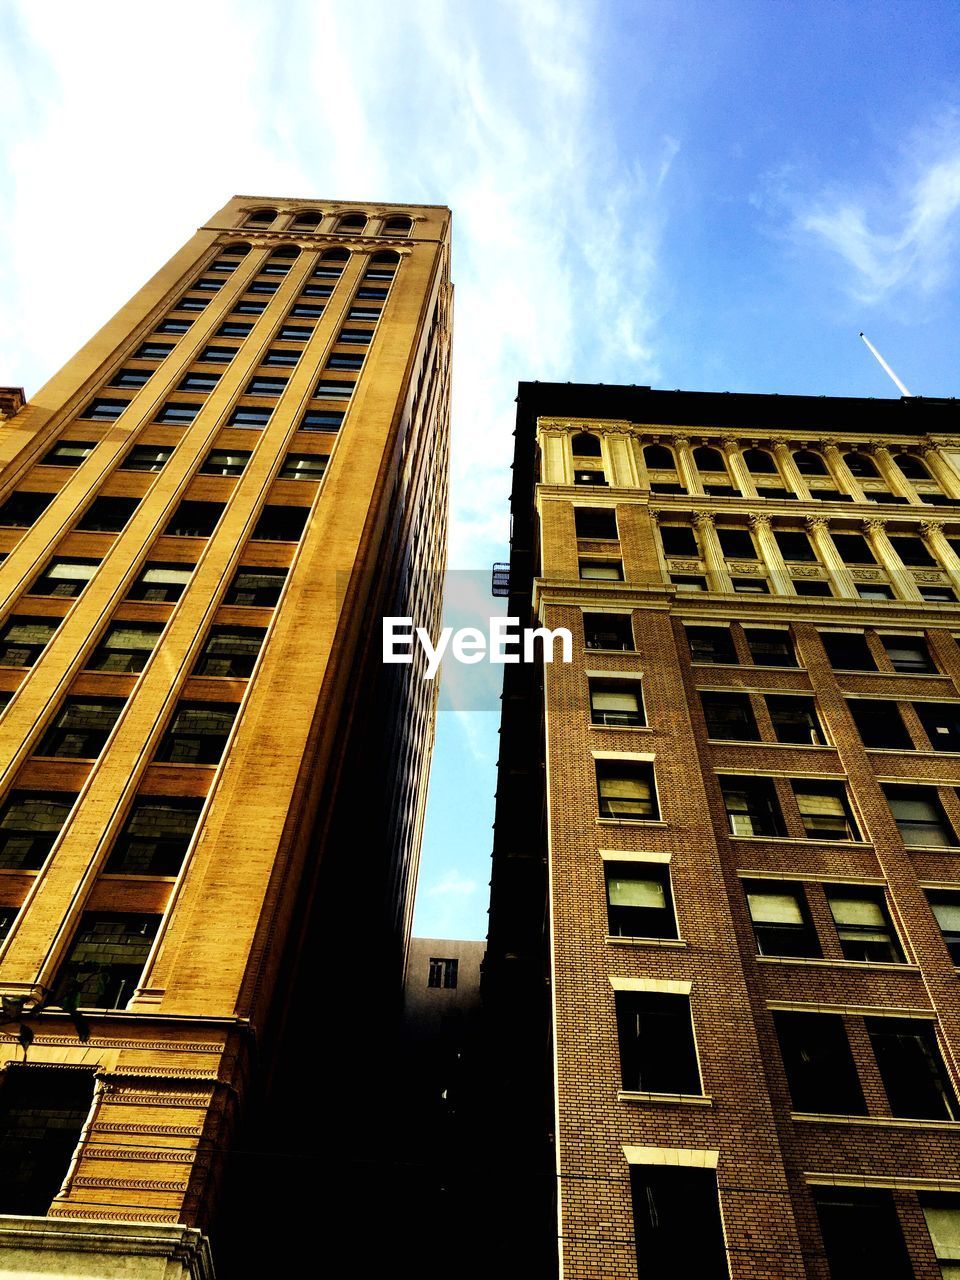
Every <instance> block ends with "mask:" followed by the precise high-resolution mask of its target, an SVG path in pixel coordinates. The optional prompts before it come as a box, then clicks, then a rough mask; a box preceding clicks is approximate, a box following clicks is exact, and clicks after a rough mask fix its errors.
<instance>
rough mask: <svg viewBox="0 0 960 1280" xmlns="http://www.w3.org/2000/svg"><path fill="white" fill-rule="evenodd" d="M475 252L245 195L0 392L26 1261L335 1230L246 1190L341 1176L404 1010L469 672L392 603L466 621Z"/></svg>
mask: <svg viewBox="0 0 960 1280" xmlns="http://www.w3.org/2000/svg"><path fill="white" fill-rule="evenodd" d="M449 247H450V216H449V211H448V210H447V209H445V208H441V207H414V206H403V207H398V206H383V205H373V204H367V205H362V206H358V205H356V204H343V203H342V202H339V201H312V200H310V201H308V200H287V199H283V200H276V201H275V200H264V199H252V198H246V197H236V198H234V199H232V200H231V201H229V202H228V204H227V205H226V206H225V207H224V208H223V209H221V210H220V211H219V212H218V213H217V214H215V215H214V216H213V217H212V218H211V220H210V222H209V223H207V224H206V225H205V226H203V227H202V228H200V229H199V230H198V231H197V233H196V234H195V235H194V236H193V237H192V238H191V239H190V240H189V241H188V242H187V244H186V245H185V246H184V247H183V248H182V249H181V250H180V251H179V252H178V253H177V254H176V255H175V256H174V257H173V259H172V260H171V261H170V262H169V263H167V265H166V266H165V267H163V268H162V269H161V270H160V271H159V272H158V273H157V275H156V276H154V277H153V279H152V280H150V281H149V283H147V284H146V285H145V286H144V287H143V288H142V289H141V290H140V291H139V292H138V293H137V294H136V295H135V297H134V298H133V299H132V300H131V301H130V302H129V303H128V304H127V305H126V306H125V307H124V308H123V309H122V310H121V311H120V312H119V314H118V315H117V316H116V317H115V318H114V319H113V320H111V321H110V322H109V323H108V324H107V325H106V326H105V328H104V329H102V330H101V331H100V332H99V333H98V334H97V335H96V336H95V337H93V338H92V339H91V341H90V342H89V343H88V344H87V345H86V346H85V347H84V348H83V349H82V350H81V351H80V352H79V353H78V355H76V356H75V357H74V358H73V359H72V360H71V361H70V362H69V363H68V364H67V365H66V366H65V368H64V369H63V370H61V372H60V373H58V374H56V375H55V377H54V378H53V379H52V380H51V381H50V382H49V383H47V385H46V386H45V387H43V388H42V389H41V390H40V391H39V392H38V393H37V394H36V395H34V396H33V397H31V399H30V400H29V402H28V403H27V404H26V406H23V407H22V398H21V397H20V396H19V395H18V394H17V393H16V390H15V389H10V390H9V393H8V394H5V396H4V399H3V404H2V405H0V408H2V409H3V417H4V419H5V420H4V421H3V422H2V425H0V467H2V470H0V557H2V561H3V563H2V565H0V593H2V598H3V615H2V622H0V700H2V703H3V707H4V710H3V714H2V719H0V770H2V793H0V922H2V927H3V935H4V941H3V948H2V953H0V991H2V993H3V995H4V997H5V1007H4V1014H5V1017H6V1021H5V1023H4V1028H3V1029H4V1031H5V1032H6V1033H7V1035H6V1039H5V1040H4V1041H3V1042H2V1045H0V1054H2V1059H3V1063H4V1068H3V1071H2V1072H0V1215H6V1216H2V1217H0V1271H2V1272H3V1274H8V1273H10V1272H11V1271H16V1272H17V1273H18V1274H19V1273H26V1272H31V1271H33V1270H34V1269H35V1267H37V1266H39V1267H40V1269H44V1270H45V1269H46V1268H47V1267H48V1266H50V1267H52V1269H53V1270H60V1271H64V1272H66V1271H69V1272H70V1273H71V1274H73V1273H74V1272H76V1273H77V1274H79V1273H81V1272H82V1274H84V1275H85V1276H86V1275H88V1276H100V1275H103V1276H107V1275H114V1274H124V1275H128V1274H133V1272H134V1270H135V1271H136V1273H137V1274H144V1275H146V1274H154V1271H153V1270H150V1268H154V1269H156V1274H158V1275H159V1274H163V1275H164V1276H165V1277H167V1278H168V1280H172V1278H173V1277H175V1276H180V1275H187V1274H190V1275H194V1276H200V1275H204V1274H206V1272H207V1270H208V1268H209V1266H210V1250H209V1246H208V1242H207V1233H209V1232H211V1231H213V1232H214V1235H215V1237H216V1236H217V1235H219V1236H220V1237H221V1238H222V1239H223V1241H224V1244H223V1249H224V1253H223V1257H226V1258H229V1257H231V1256H233V1257H234V1258H236V1255H237V1254H238V1253H239V1255H240V1260H239V1262H236V1263H235V1266H234V1267H233V1269H231V1268H230V1267H229V1266H228V1267H227V1268H226V1270H224V1268H222V1267H221V1274H222V1275H223V1274H236V1275H248V1274H253V1271H252V1270H250V1268H251V1267H253V1268H255V1269H259V1267H260V1266H261V1265H265V1264H264V1262H263V1260H264V1258H269V1259H270V1260H271V1261H272V1263H273V1264H274V1265H277V1264H278V1263H279V1264H280V1265H282V1258H283V1248H284V1247H286V1248H288V1249H290V1250H292V1251H295V1250H296V1249H298V1248H301V1249H302V1247H303V1238H302V1236H298V1234H297V1231H296V1229H295V1225H296V1224H295V1222H294V1219H293V1218H290V1219H288V1220H286V1221H285V1223H284V1229H283V1240H280V1239H279V1238H278V1237H276V1236H275V1235H274V1234H273V1228H272V1226H271V1224H270V1221H269V1219H266V1218H262V1219H261V1220H260V1221H261V1229H260V1230H259V1231H258V1232H251V1230H250V1219H249V1217H247V1218H245V1216H244V1215H245V1213H247V1212H248V1209H249V1205H250V1204H251V1203H255V1204H257V1205H258V1206H259V1207H260V1208H261V1211H262V1208H263V1206H264V1205H269V1204H270V1203H271V1202H270V1196H271V1195H272V1196H274V1197H278V1198H279V1197H281V1196H283V1195H286V1196H287V1203H288V1204H290V1203H292V1199H293V1192H292V1190H291V1187H292V1186H293V1185H295V1184H301V1183H304V1182H305V1179H304V1178H303V1171H304V1169H305V1168H307V1167H310V1168H311V1171H312V1172H311V1185H312V1188H313V1190H314V1192H316V1190H317V1188H318V1187H319V1188H320V1189H321V1191H322V1189H323V1187H324V1185H325V1184H324V1181H323V1174H322V1171H321V1173H320V1175H318V1174H317V1171H316V1169H315V1167H314V1166H315V1165H316V1156H317V1147H316V1145H315V1140H316V1134H317V1133H318V1132H319V1131H323V1132H324V1134H325V1135H326V1136H327V1138H328V1139H329V1140H330V1141H332V1140H333V1139H332V1136H331V1135H333V1134H334V1133H335V1132H336V1130H337V1126H338V1124H339V1113H340V1111H341V1110H342V1094H339V1093H337V1092H336V1088H335V1087H334V1086H337V1087H339V1088H342V1087H343V1085H344V1081H345V1080H349V1082H350V1084H351V1086H353V1087H363V1083H364V1078H365V1073H366V1072H369V1071H370V1070H371V1069H372V1068H371V1063H370V1057H369V1055H370V1046H371V1042H375V1041H376V1040H377V1039H378V1035H379V1031H380V1030H381V1028H382V1024H380V1027H378V1021H377V1020H378V1017H383V1018H385V1017H387V1016H388V1015H389V1012H390V1011H391V1010H392V1009H395V1008H398V1007H399V999H400V994H401V989H402V979H403V963H404V954H405V948H406V944H407V940H408V937H409V927H410V916H411V910H412V902H411V898H412V887H413V884H414V881H415V876H416V870H417V861H418V856H419V844H420V835H421V829H422V818H423V807H424V801H425V794H426V778H427V768H428V762H429V753H430V748H431V746H432V738H433V720H434V711H435V706H434V697H435V693H434V686H433V685H432V684H430V683H428V682H426V681H423V680H422V679H420V678H419V676H420V674H421V672H420V671H419V670H418V669H417V667H416V666H414V667H399V666H393V667H389V668H385V667H383V665H382V663H381V660H380V628H379V617H380V615H381V614H383V613H392V614H409V615H412V616H413V617H414V618H415V619H416V621H417V622H418V623H419V624H420V625H423V626H425V627H427V628H428V629H430V630H431V631H435V629H436V628H437V626H438V623H439V609H440V599H439V583H440V581H441V580H442V577H441V571H442V569H443V565H444V554H445V533H446V486H447V470H448V466H447V462H448V445H449V423H448V417H449V361H450V323H451V304H452V292H451V285H450V276H449ZM358 931H362V946H358V945H357V935H358ZM331 957H332V958H333V960H334V961H335V964H332V963H330V960H331ZM347 957H348V958H349V972H350V978H351V988H350V995H349V999H345V998H343V995H342V989H343V986H344V983H343V976H344V963H345V958H347ZM353 984H356V985H353ZM356 986H359V987H361V988H362V989H363V991H364V997H365V1000H364V1008H363V1010H362V1011H361V1010H360V1009H359V1007H358V1005H357V1002H356V997H355V990H356ZM11 1002H12V1003H11ZM38 1003H39V1004H43V1003H48V1004H51V1005H52V1006H53V1008H52V1009H50V1010H48V1011H47V1012H45V1013H43V1014H42V1015H41V1016H39V1017H36V1018H33V1019H31V1013H32V1011H33V1010H34V1009H35V1008H36V1006H37V1005H38ZM63 1005H68V1006H69V1005H78V1006H79V1007H80V1009H81V1010H82V1013H83V1015H84V1016H85V1018H86V1021H87V1024H88V1026H89V1038H88V1040H87V1041H86V1043H81V1042H80V1040H79V1038H78V1034H77V1032H76V1031H75V1030H74V1027H73V1026H72V1024H71V1020H70V1018H69V1016H68V1014H67V1013H66V1012H60V1011H58V1010H59V1009H60V1007H61V1006H63ZM18 1010H20V1011H22V1013H23V1015H24V1017H25V1018H26V1024H25V1025H26V1027H27V1031H26V1032H24V1033H23V1038H24V1039H28V1038H29V1033H30V1032H32V1033H33V1040H32V1043H31V1044H30V1045H29V1048H28V1050H27V1052H26V1054H24V1051H23V1049H22V1048H21V1046H20V1045H19V1044H18V1043H17V1039H16V1037H17V1035H18V1034H20V1032H19V1027H20V1025H21V1023H20V1019H19V1018H18V1017H17V1016H16V1015H17V1013H18ZM361 1012H362V1017H361ZM308 1024H309V1026H308ZM331 1028H336V1035H337V1052H336V1054H331V1053H330V1052H329V1046H328V1045H325V1044H324V1042H323V1036H324V1035H325V1034H327V1033H328V1032H329V1031H330V1030H331ZM81 1029H82V1028H81ZM24 1059H25V1060H24ZM291 1081H293V1082H294V1083H293V1084H292V1085H291ZM324 1082H326V1084H327V1085H329V1086H330V1087H327V1088H324ZM291 1089H292V1090H293V1093H292V1094H291ZM241 1134H242V1135H243V1140H242V1142H240V1141H239V1135H241ZM281 1157H282V1158H281ZM271 1161H272V1163H270V1162H271ZM328 1173H329V1176H330V1178H331V1180H332V1179H333V1170H332V1168H331V1169H329V1170H328ZM336 1179H337V1181H339V1182H342V1181H343V1168H342V1166H341V1167H340V1168H339V1169H338V1170H337V1172H336ZM224 1187H226V1195H227V1200H228V1203H229V1204H230V1205H232V1206H233V1207H232V1208H231V1209H229V1210H224V1211H221V1208H220V1206H221V1202H222V1200H223V1196H222V1195H221V1192H222V1189H223V1188H224ZM321 1198H322V1197H321ZM324 1221H325V1220H324V1217H323V1211H322V1210H321V1211H320V1212H319V1213H318V1211H317V1210H316V1207H314V1209H313V1218H312V1220H310V1221H308V1220H307V1219H306V1218H301V1219H299V1223H300V1228H301V1231H302V1232H308V1233H309V1232H312V1231H314V1230H315V1229H316V1228H317V1225H318V1223H319V1224H320V1225H321V1226H322V1225H323V1224H324ZM326 1226H327V1228H328V1229H332V1226H333V1224H332V1223H331V1222H327V1223H326ZM336 1226H337V1227H338V1228H339V1226H340V1223H339V1222H337V1223H336ZM238 1241H239V1249H238ZM38 1251H40V1252H42V1254H43V1261H42V1262H39V1261H38ZM51 1251H53V1254H58V1255H59V1258H58V1259H55V1258H54V1257H53V1254H51ZM231 1251H232V1254H231ZM258 1251H259V1252H258ZM214 1253H215V1254H217V1253H218V1251H217V1249H216V1248H215V1249H214ZM80 1255H83V1256H82V1257H81V1256H80ZM218 1262H219V1255H218Z"/></svg>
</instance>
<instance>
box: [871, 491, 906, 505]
mask: <svg viewBox="0 0 960 1280" xmlns="http://www.w3.org/2000/svg"><path fill="white" fill-rule="evenodd" d="M864 497H865V498H866V499H867V501H868V502H882V503H884V504H886V505H887V506H903V505H904V504H905V503H906V501H907V499H906V498H904V497H901V495H900V494H899V493H887V492H886V490H881V489H867V490H865V492H864Z"/></svg>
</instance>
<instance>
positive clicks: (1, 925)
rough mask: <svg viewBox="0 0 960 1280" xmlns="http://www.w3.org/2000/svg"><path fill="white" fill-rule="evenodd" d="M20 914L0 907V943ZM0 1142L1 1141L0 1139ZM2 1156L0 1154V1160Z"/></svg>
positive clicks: (6, 936) (10, 908) (7, 935)
mask: <svg viewBox="0 0 960 1280" xmlns="http://www.w3.org/2000/svg"><path fill="white" fill-rule="evenodd" d="M19 914H20V908H19V907H0V942H5V941H6V940H7V938H8V937H9V936H10V930H11V929H12V928H13V922H14V920H16V918H17V916H18V915H19ZM0 1142H2V1139H0ZM2 1158H3V1156H2V1154H0V1159H2Z"/></svg>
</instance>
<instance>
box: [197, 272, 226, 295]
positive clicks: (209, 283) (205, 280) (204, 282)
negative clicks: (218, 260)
mask: <svg viewBox="0 0 960 1280" xmlns="http://www.w3.org/2000/svg"><path fill="white" fill-rule="evenodd" d="M190 287H191V289H200V290H202V291H203V292H204V293H217V292H218V290H220V289H222V288H223V281H222V280H218V279H217V277H216V276H201V278H200V279H199V280H194V282H193V284H192V285H191V286H190Z"/></svg>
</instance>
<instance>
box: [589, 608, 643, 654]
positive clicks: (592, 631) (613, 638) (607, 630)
mask: <svg viewBox="0 0 960 1280" xmlns="http://www.w3.org/2000/svg"><path fill="white" fill-rule="evenodd" d="M583 638H584V645H585V647H586V648H587V649H626V650H631V649H633V648H634V643H633V625H632V623H631V620H630V615H629V614H627V613H585V614H584V615H583Z"/></svg>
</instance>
